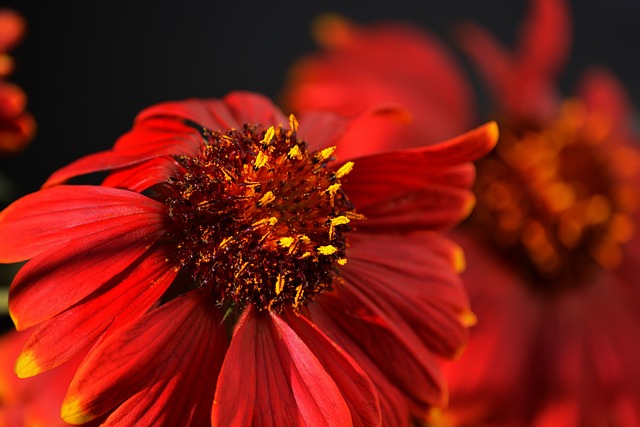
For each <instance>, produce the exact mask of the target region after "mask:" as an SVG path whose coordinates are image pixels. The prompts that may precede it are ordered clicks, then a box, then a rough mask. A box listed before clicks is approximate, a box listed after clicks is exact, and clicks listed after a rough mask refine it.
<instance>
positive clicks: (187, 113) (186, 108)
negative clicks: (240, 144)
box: [116, 99, 242, 147]
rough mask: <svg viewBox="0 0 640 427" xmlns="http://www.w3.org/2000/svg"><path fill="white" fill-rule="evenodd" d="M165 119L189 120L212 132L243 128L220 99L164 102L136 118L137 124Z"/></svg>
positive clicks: (144, 111)
mask: <svg viewBox="0 0 640 427" xmlns="http://www.w3.org/2000/svg"><path fill="white" fill-rule="evenodd" d="M163 117H164V118H167V117H171V118H174V119H182V120H188V121H191V122H193V123H195V124H197V125H199V126H203V127H205V128H207V129H209V130H212V131H215V130H226V129H232V128H235V129H238V128H240V127H241V126H242V122H238V121H237V120H236V118H235V117H233V116H232V115H231V112H230V111H229V108H228V107H227V106H226V105H225V103H224V102H223V101H221V100H219V99H186V100H184V101H176V102H163V103H161V104H157V105H154V106H153V107H149V108H147V109H145V110H143V111H142V112H141V113H140V114H138V116H137V117H136V123H140V122H145V121H147V120H150V119H158V118H163ZM116 147H117V146H116Z"/></svg>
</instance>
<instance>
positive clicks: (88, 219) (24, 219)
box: [0, 186, 166, 263]
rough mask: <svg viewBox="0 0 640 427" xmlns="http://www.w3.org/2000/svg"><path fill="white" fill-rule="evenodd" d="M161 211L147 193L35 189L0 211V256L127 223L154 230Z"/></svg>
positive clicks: (26, 253)
mask: <svg viewBox="0 0 640 427" xmlns="http://www.w3.org/2000/svg"><path fill="white" fill-rule="evenodd" d="M165 212H166V206H164V205H163V204H161V203H159V202H156V201H154V200H152V199H150V198H148V197H146V196H143V195H140V194H137V193H133V192H130V191H123V190H116V189H112V188H105V187H96V186H60V187H56V188H51V189H47V190H42V191H38V192H36V193H33V194H29V195H27V196H25V197H23V198H21V199H19V200H18V201H16V202H14V203H13V204H11V205H10V206H9V207H8V208H6V209H5V210H4V211H2V212H1V213H0V261H1V262H5V263H9V262H16V261H22V260H25V259H28V258H32V257H35V256H37V255H39V254H42V253H45V252H50V251H55V250H57V249H60V248H62V247H65V246H67V245H69V243H70V242H73V241H75V240H76V239H82V238H88V237H90V236H91V235H96V236H103V235H104V236H106V235H108V234H110V233H114V234H117V233H118V232H119V231H118V230H120V229H121V228H123V227H124V228H126V227H127V224H129V223H131V224H133V223H135V224H136V225H135V226H142V227H143V228H145V229H146V230H147V231H148V232H149V233H155V232H157V231H158V230H159V229H160V228H161V227H162V225H163V223H164V221H165V218H166V213H165ZM67 250H68V248H67Z"/></svg>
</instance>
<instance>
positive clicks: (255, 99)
mask: <svg viewBox="0 0 640 427" xmlns="http://www.w3.org/2000/svg"><path fill="white" fill-rule="evenodd" d="M224 103H225V104H226V106H227V107H228V108H229V111H230V112H231V114H232V115H233V117H234V118H235V119H236V121H237V122H238V123H240V124H241V125H242V124H244V123H261V124H263V125H279V124H281V125H287V124H288V123H289V119H288V118H286V117H285V116H284V114H282V111H280V109H279V108H278V107H276V106H275V105H273V102H271V100H270V99H269V98H267V97H266V96H263V95H260V94H257V93H251V92H231V93H230V94H229V95H227V96H225V97H224Z"/></svg>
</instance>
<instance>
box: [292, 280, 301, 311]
mask: <svg viewBox="0 0 640 427" xmlns="http://www.w3.org/2000/svg"><path fill="white" fill-rule="evenodd" d="M301 296H302V285H298V287H297V288H296V297H295V299H294V300H293V305H294V307H297V306H298V304H299V303H300V297H301Z"/></svg>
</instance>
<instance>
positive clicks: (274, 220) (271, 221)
mask: <svg viewBox="0 0 640 427" xmlns="http://www.w3.org/2000/svg"><path fill="white" fill-rule="evenodd" d="M277 222H278V218H276V217H275V216H272V217H271V218H262V219H260V220H258V221H256V222H254V223H253V224H251V225H252V226H253V227H258V226H260V225H263V224H267V223H268V224H269V225H276V223H277Z"/></svg>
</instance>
